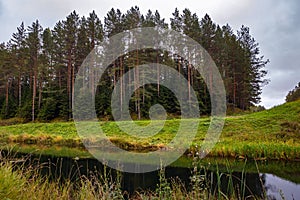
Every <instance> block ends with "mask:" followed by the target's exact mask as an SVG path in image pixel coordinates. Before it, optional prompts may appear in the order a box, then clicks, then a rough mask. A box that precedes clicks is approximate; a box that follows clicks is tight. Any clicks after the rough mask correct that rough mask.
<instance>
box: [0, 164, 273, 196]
mask: <svg viewBox="0 0 300 200" xmlns="http://www.w3.org/2000/svg"><path fill="white" fill-rule="evenodd" d="M198 164H199V163H198ZM194 166H198V168H196V167H194V168H193V169H192V173H191V177H190V180H191V183H190V184H191V185H188V188H186V186H185V185H184V184H183V183H182V182H181V181H180V180H179V179H167V178H166V176H165V171H164V169H161V170H160V171H159V172H158V175H159V182H158V183H157V185H156V186H155V189H154V190H138V191H135V192H134V193H132V194H128V192H127V191H124V190H123V189H122V186H121V181H122V175H121V174H118V175H117V176H116V177H114V178H112V176H111V174H110V171H109V170H106V168H105V169H104V172H103V173H101V174H98V173H95V172H90V173H89V174H90V175H88V177H87V176H85V175H81V176H79V177H78V179H76V180H75V181H70V180H69V179H66V180H65V179H64V180H63V181H62V180H60V179H55V180H53V179H50V178H49V177H47V176H41V175H40V172H39V170H40V169H41V167H42V164H41V165H40V166H36V165H32V166H30V165H29V166H25V165H17V164H16V163H15V162H11V160H10V159H4V160H1V162H0V199H14V200H19V199H22V200H23V199H24V200H27V199H36V200H39V199H60V200H65V199H66V200H69V199H76V200H77V199H91V200H93V199H95V200H96V199H105V200H106V199H140V200H142V199H153V200H156V199H170V200H171V199H246V198H250V199H261V198H263V199H267V196H266V194H264V193H263V194H259V196H255V195H254V193H252V191H251V190H250V188H247V186H245V185H244V184H245V181H246V178H245V179H243V176H242V179H239V181H238V182H239V183H238V184H233V176H232V177H231V178H229V179H228V180H229V181H228V183H226V184H228V185H227V186H226V187H221V178H222V179H223V177H222V176H225V173H221V172H219V171H218V168H217V171H216V178H217V182H216V183H215V184H216V185H215V184H213V183H212V181H213V180H212V179H210V178H209V177H210V176H207V175H208V173H210V172H208V171H207V170H208V169H206V168H203V167H201V165H200V167H199V165H197V163H194ZM228 175H231V172H230V171H228ZM221 188H223V189H221ZM224 189H225V191H224ZM261 195H262V196H261Z"/></svg>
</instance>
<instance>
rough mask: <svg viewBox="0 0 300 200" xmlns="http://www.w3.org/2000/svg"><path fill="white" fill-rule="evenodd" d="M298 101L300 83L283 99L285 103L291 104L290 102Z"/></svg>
mask: <svg viewBox="0 0 300 200" xmlns="http://www.w3.org/2000/svg"><path fill="white" fill-rule="evenodd" d="M298 99H300V82H299V83H298V85H297V86H296V87H295V88H294V89H293V90H291V91H289V93H288V94H287V96H286V98H285V101H286V102H292V101H296V100H298Z"/></svg>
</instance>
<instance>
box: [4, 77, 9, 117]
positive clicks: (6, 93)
mask: <svg viewBox="0 0 300 200" xmlns="http://www.w3.org/2000/svg"><path fill="white" fill-rule="evenodd" d="M8 95H9V80H8V78H7V82H6V88H5V115H7V114H8Z"/></svg>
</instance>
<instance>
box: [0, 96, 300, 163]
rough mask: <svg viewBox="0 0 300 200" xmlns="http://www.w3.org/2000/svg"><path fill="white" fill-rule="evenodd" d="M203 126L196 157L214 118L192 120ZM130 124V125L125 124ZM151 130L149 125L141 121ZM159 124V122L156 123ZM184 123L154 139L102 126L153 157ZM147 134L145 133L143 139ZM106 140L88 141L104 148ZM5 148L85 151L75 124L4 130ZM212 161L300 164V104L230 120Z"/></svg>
mask: <svg viewBox="0 0 300 200" xmlns="http://www.w3.org/2000/svg"><path fill="white" fill-rule="evenodd" d="M190 120H194V121H195V122H199V128H198V133H197V135H196V137H195V139H194V141H193V145H192V147H191V148H190V150H189V151H190V152H192V153H196V152H197V150H198V149H197V148H196V146H201V143H202V141H203V139H204V138H205V135H206V131H207V129H208V127H209V124H210V118H201V119H190ZM122 123H125V124H126V122H122ZM136 123H137V124H138V125H140V126H146V125H148V124H149V121H147V120H145V121H137V122H136ZM153 123H154V124H155V123H157V124H158V125H159V124H160V123H159V122H155V121H154V122H153ZM179 124H180V120H178V119H174V120H167V121H166V123H165V126H164V128H163V129H162V130H161V131H160V132H159V133H158V134H156V135H154V136H152V137H148V138H138V137H133V136H130V135H128V134H126V133H124V132H123V131H122V130H120V129H119V127H118V125H117V124H116V123H115V122H100V125H101V128H102V129H103V131H104V133H105V134H106V136H108V137H109V138H110V140H111V141H112V142H114V143H115V144H116V145H118V146H120V147H122V148H124V149H126V150H134V151H152V150H157V149H159V148H164V147H165V145H166V144H168V143H169V142H170V141H171V140H172V139H173V137H174V136H175V135H176V133H177V130H178V127H179ZM141 134H142V133H141ZM102 139H103V138H101V137H97V136H95V137H91V138H89V139H88V140H89V141H85V142H88V143H90V144H93V143H95V144H101V140H102ZM0 142H1V143H2V144H37V145H58V146H65V147H83V145H82V142H81V140H80V138H79V136H78V135H77V132H76V128H75V125H74V123H72V122H65V123H63V122H55V123H27V124H17V125H9V126H1V127H0ZM209 155H210V156H218V157H234V158H240V159H244V158H254V159H262V160H264V159H284V160H299V159H300V101H296V102H291V103H287V104H284V105H280V106H277V107H275V108H272V109H270V110H266V111H262V112H257V113H252V114H247V115H239V116H228V117H226V119H225V126H224V129H223V131H222V134H221V137H220V139H219V142H218V143H217V144H216V146H215V147H214V148H213V149H212V151H211V152H210V154H209Z"/></svg>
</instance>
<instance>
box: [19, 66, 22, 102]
mask: <svg viewBox="0 0 300 200" xmlns="http://www.w3.org/2000/svg"><path fill="white" fill-rule="evenodd" d="M18 96H19V108H21V106H22V84H21V74H20V72H19V78H18Z"/></svg>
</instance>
